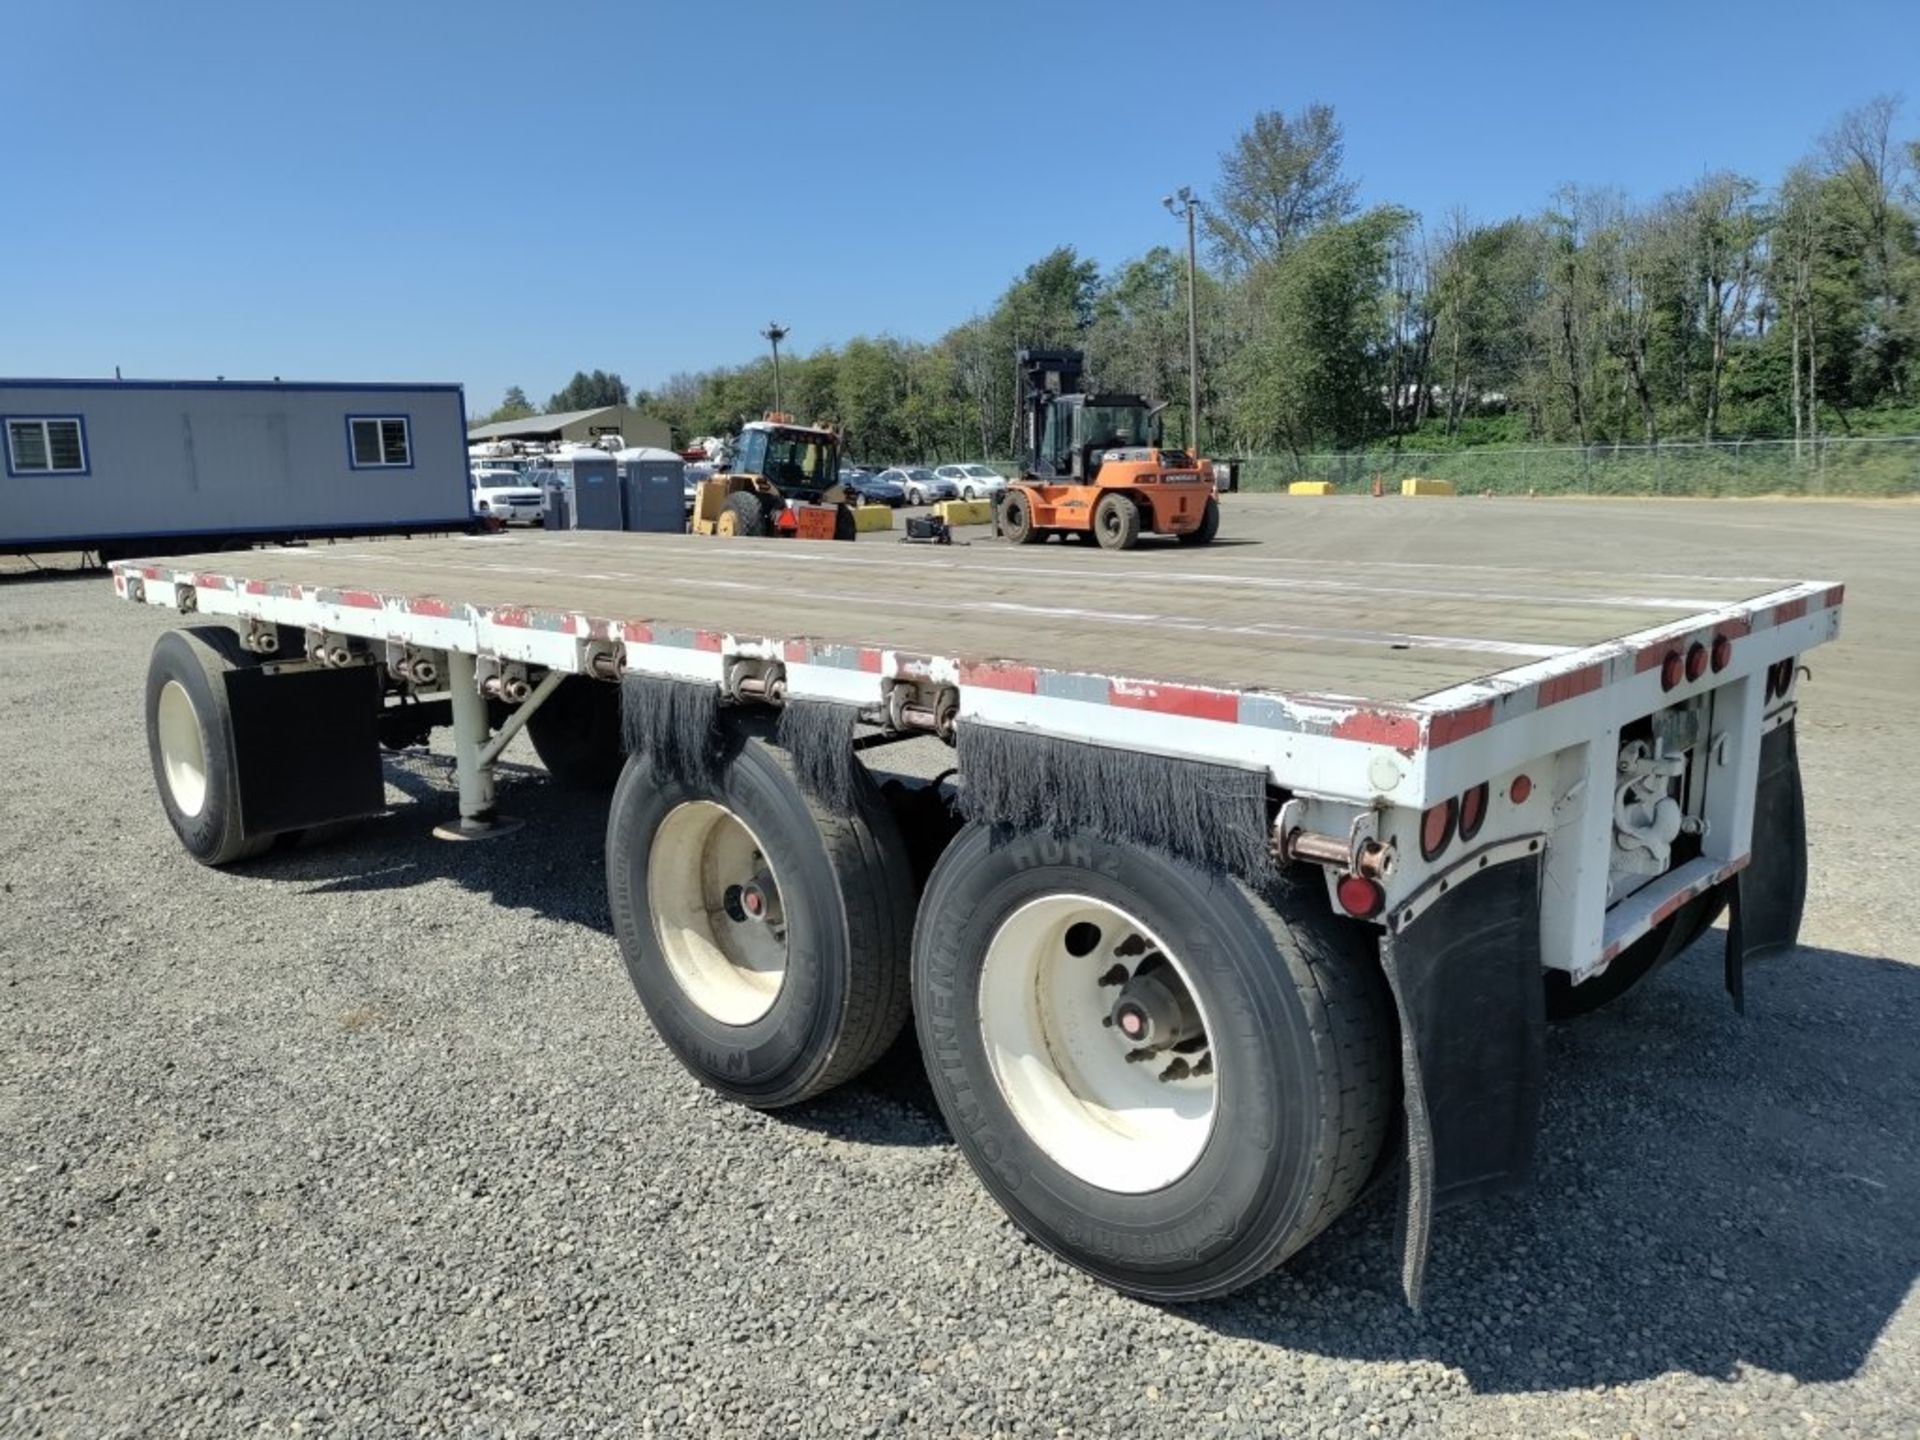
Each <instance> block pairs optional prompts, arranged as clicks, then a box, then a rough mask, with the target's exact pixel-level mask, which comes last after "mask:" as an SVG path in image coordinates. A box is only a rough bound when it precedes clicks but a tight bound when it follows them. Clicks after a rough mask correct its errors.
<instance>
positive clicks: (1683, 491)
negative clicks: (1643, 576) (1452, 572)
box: [1240, 435, 1920, 497]
mask: <svg viewBox="0 0 1920 1440" xmlns="http://www.w3.org/2000/svg"><path fill="white" fill-rule="evenodd" d="M1376 479H1377V480H1378V481H1379V483H1380V485H1381V488H1382V489H1385V490H1388V491H1397V490H1399V488H1400V482H1401V481H1402V480H1410V479H1422V480H1446V481H1450V482H1452V484H1453V485H1455V486H1456V487H1457V488H1458V489H1459V491H1460V493H1461V494H1463V495H1483V494H1484V495H1668V496H1699V497H1713V496H1742V495H1814V496H1818V495H1853V496H1874V495H1878V496H1894V495H1915V494H1920V435H1899V436H1889V437H1885V438H1878V437H1876V438H1871V439H1864V438H1863V439H1855V438H1844V437H1842V438H1835V439H1825V440H1820V441H1817V442H1816V441H1793V440H1725V441H1715V442H1713V443H1711V444H1707V443H1704V442H1699V441H1693V442H1685V441H1682V442H1676V443H1673V444H1664V445H1586V446H1580V445H1555V446H1535V447H1524V448H1511V449H1508V448H1500V449H1485V450H1429V451H1417V450H1398V451H1393V450H1378V451H1367V452H1364V453H1348V454H1320V455H1298V456H1295V455H1255V456H1252V457H1251V458H1249V459H1247V460H1244V461H1243V462H1242V463H1241V467H1240V488H1241V489H1242V490H1248V491H1275V490H1285V489H1286V488H1287V486H1288V485H1290V484H1292V483H1293V482H1294V481H1297V480H1326V481H1331V482H1332V483H1333V486H1334V488H1335V489H1336V490H1337V491H1340V492H1342V493H1346V494H1366V493H1370V492H1371V491H1372V489H1373V487H1374V482H1375V480H1376Z"/></svg>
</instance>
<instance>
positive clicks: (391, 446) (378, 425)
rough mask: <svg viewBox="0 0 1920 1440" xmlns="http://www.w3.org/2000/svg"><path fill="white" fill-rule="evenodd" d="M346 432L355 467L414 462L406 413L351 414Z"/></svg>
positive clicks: (372, 467) (365, 468)
mask: <svg viewBox="0 0 1920 1440" xmlns="http://www.w3.org/2000/svg"><path fill="white" fill-rule="evenodd" d="M347 436H348V446H349V456H350V461H351V463H352V465H353V468H354V469H356V470H384V469H393V468H403V467H406V466H409V465H411V464H413V432H412V427H411V426H410V425H409V423H408V421H407V417H406V416H404V415H350V416H348V417H347Z"/></svg>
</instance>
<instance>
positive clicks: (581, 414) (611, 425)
mask: <svg viewBox="0 0 1920 1440" xmlns="http://www.w3.org/2000/svg"><path fill="white" fill-rule="evenodd" d="M609 435H619V436H621V437H623V438H624V439H625V440H626V442H627V444H628V445H630V446H632V445H652V446H658V447H659V448H661V449H670V448H672V445H673V432H672V431H671V430H669V429H668V428H667V424H666V422H665V421H664V420H658V419H655V418H654V417H653V416H651V415H643V414H641V413H640V412H639V411H638V410H636V409H634V408H633V407H632V406H631V405H602V406H601V407H600V408H599V409H597V410H561V411H557V412H555V413H554V414H551V415H529V416H527V417H526V418H525V419H524V420H496V421H495V422H494V423H492V424H491V425H476V426H474V427H473V429H471V430H469V431H468V432H467V438H468V439H469V440H473V441H480V440H530V441H563V442H571V443H573V444H575V445H591V444H593V442H594V441H596V440H601V439H604V438H606V437H607V436H609Z"/></svg>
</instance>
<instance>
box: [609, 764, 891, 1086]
mask: <svg viewBox="0 0 1920 1440" xmlns="http://www.w3.org/2000/svg"><path fill="white" fill-rule="evenodd" d="M856 768H857V772H858V773H857V774H856V776H855V789H854V796H853V803H852V805H851V806H850V807H849V809H848V811H847V812H846V813H837V812H835V811H830V810H827V809H825V808H824V807H822V806H820V805H818V804H817V803H815V802H814V801H813V800H812V799H811V798H809V797H808V795H807V794H806V792H805V791H804V790H802V788H801V787H800V785H799V783H798V781H797V780H796V778H795V775H794V771H793V766H792V763H791V761H790V760H789V759H788V757H787V755H786V752H785V751H783V750H781V749H779V748H778V747H777V746H775V745H773V744H771V743H769V742H768V741H767V740H766V739H765V738H763V737H762V736H761V735H760V734H759V733H757V732H748V733H746V734H744V735H742V736H740V737H738V739H737V743H736V744H734V745H733V746H732V747H730V750H729V753H728V754H727V756H726V757H725V758H724V759H723V760H722V761H721V763H720V764H719V765H718V767H717V768H716V771H715V773H714V775H713V777H712V779H710V780H702V779H696V778H693V777H686V776H663V775H659V774H656V773H655V772H654V770H653V769H652V767H651V766H650V765H649V764H648V763H647V760H646V758H645V757H644V756H643V755H637V754H636V755H634V756H632V757H630V758H629V759H628V761H627V762H626V768H625V769H624V770H623V771H622V772H621V775H620V783H619V786H618V787H617V788H616V790H615V791H614V796H613V806H612V814H611V815H610V816H609V818H608V824H607V898H608V904H609V907H610V909H611V911H612V914H613V926H614V933H615V934H616V936H617V937H618V938H619V941H620V950H621V954H622V956H623V957H624V959H625V961H626V966H627V974H628V976H629V978H630V979H631V980H632V982H633V987H634V989H635V991H637V992H638V994H639V996H640V1001H641V1003H642V1004H643V1005H644V1006H645V1007H646V1010H647V1014H648V1016H649V1017H650V1018H651V1019H652V1021H653V1025H654V1029H655V1031H656V1032H657V1033H658V1034H659V1036H660V1038H661V1039H662V1040H663V1041H665V1042H666V1044H667V1046H668V1048H669V1049H671V1050H672V1051H673V1052H674V1054H675V1055H676V1056H677V1057H678V1058H679V1059H680V1061H681V1063H682V1064H684V1065H685V1066H686V1067H687V1069H689V1070H691V1071H692V1072H693V1073H694V1075H695V1076H697V1077H698V1078H699V1079H700V1080H701V1081H702V1082H703V1083H704V1084H706V1085H708V1086H710V1087H711V1088H713V1089H714V1090H717V1091H719V1092H720V1093H721V1094H723V1095H726V1096H728V1097H729V1098H731V1099H734V1100H738V1101H741V1102H742V1103H744V1104H747V1105H752V1106H755V1107H756V1108H760V1109H777V1108H779V1107H781V1106H786V1105H794V1104H798V1103H799V1102H801V1101H803V1100H807V1099H810V1098H812V1097H813V1096H815V1095H818V1094H820V1093H822V1092H823V1091H826V1090H830V1089H832V1088H833V1087H834V1086H836V1085H838V1084H840V1083H842V1082H843V1081H846V1080H849V1079H851V1078H853V1076H855V1075H857V1074H859V1073H860V1072H861V1071H862V1070H864V1069H866V1068H867V1067H868V1066H869V1065H871V1064H872V1063H873V1062H874V1061H875V1060H877V1059H879V1058H880V1056H881V1055H882V1054H883V1053H884V1052H885V1051H886V1049H887V1047H888V1046H889V1045H891V1044H892V1043H893V1041H894V1040H895V1039H896V1038H897V1037H898V1036H899V1034H900V1031H901V1029H902V1028H903V1027H904V1025H905V1023H906V1018H907V997H908V977H907V957H908V953H909V948H910V945H911V938H912V925H913V876H912V871H911V869H910V866H909V861H908V857H907V850H906V846H905V845H904V843H903V842H902V840H901V838H900V834H899V831H898V829H897V828H896V826H895V824H894V820H893V817H892V815H891V814H890V813H889V812H888V809H887V807H886V805H885V803H884V802H883V801H882V799H881V797H880V794H879V791H878V788H877V787H876V786H875V785H874V783H873V781H872V779H871V777H870V776H869V775H868V774H867V772H866V771H865V770H864V768H860V767H856ZM762 846H764V847H765V848H764V850H762V849H761V847H762ZM756 862H757V863H756ZM735 869H739V870H740V871H741V872H742V873H741V874H739V875H735V874H733V871H734V870H735ZM764 879H770V880H771V882H772V883H771V885H770V886H768V885H765V884H764V883H763V880H764ZM743 880H745V881H751V882H752V883H753V884H754V886H755V888H756V889H757V890H760V891H761V892H762V895H763V898H762V900H761V902H760V904H761V906H762V907H764V909H763V910H762V913H763V914H765V915H768V916H772V915H778V916H779V918H780V919H781V921H782V922H783V926H784V938H783V939H782V940H781V943H780V944H779V947H778V950H777V952H776V950H775V949H774V948H772V947H771V946H769V945H768V944H767V943H766V942H767V941H770V940H772V939H773V938H774V937H775V933H776V932H775V930H774V926H773V925H772V924H771V923H770V921H769V920H759V921H756V920H753V919H751V918H747V917H746V911H747V910H748V909H751V908H752V907H751V906H750V905H749V904H748V901H747V898H746V896H745V894H744V891H743V890H742V888H741V881H743ZM709 891H711V892H713V893H707V892H709ZM769 900H770V902H771V903H769ZM756 931H757V932H760V933H758V934H756V933H755V932H756ZM776 965H777V967H778V974H777V977H776V978H774V979H773V980H772V981H771V983H769V981H768V978H767V977H768V975H769V974H771V973H772V972H773V970H774V967H775V966H776Z"/></svg>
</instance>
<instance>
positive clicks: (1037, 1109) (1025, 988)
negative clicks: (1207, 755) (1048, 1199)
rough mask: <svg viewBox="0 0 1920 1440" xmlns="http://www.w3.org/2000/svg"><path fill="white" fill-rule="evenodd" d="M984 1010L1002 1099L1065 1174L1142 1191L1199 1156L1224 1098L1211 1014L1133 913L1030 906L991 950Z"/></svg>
mask: <svg viewBox="0 0 1920 1440" xmlns="http://www.w3.org/2000/svg"><path fill="white" fill-rule="evenodd" d="M1116 987H1117V989H1118V994H1115V993H1114V991H1115V989H1116ZM979 1003H980V1033H981V1038H982V1040H983V1042H984V1044H985V1048H986V1052H987V1057H988V1061H989V1063H990V1064H991V1066H992V1069H993V1075H994V1080H995V1082H996V1083H997V1084H998V1086H999V1089H1000V1093H1001V1096H1002V1098H1003V1099H1004V1100H1005V1101H1006V1102H1007V1107H1008V1109H1010V1110H1011V1111H1012V1112H1013V1115H1014V1118H1015V1119H1016V1120H1017V1121H1018V1122H1019V1124H1020V1126H1021V1128H1022V1130H1024V1131H1025V1132H1026V1134H1027V1136H1028V1137H1029V1138H1030V1139H1031V1140H1032V1141H1033V1142H1034V1143H1035V1144H1036V1145H1037V1146H1039V1148H1041V1149H1042V1150H1044V1151H1045V1152H1046V1153H1047V1154H1048V1155H1049V1156H1050V1157H1051V1158H1052V1159H1053V1160H1054V1161H1056V1162H1057V1163H1058V1164H1060V1165H1061V1166H1062V1167H1063V1168H1064V1169H1066V1170H1068V1171H1070V1172H1071V1173H1072V1174H1074V1175H1075V1176H1077V1177H1078V1178H1079V1179H1081V1180H1083V1181H1085V1182H1087V1183H1088V1184H1091V1185H1095V1186H1098V1187H1100V1188H1101V1189H1105V1190H1112V1191H1116V1192H1120V1193H1124V1194H1144V1193H1146V1192H1148V1191H1152V1190H1158V1189H1161V1188H1163V1187H1164V1186H1167V1185H1170V1184H1172V1183H1173V1182H1174V1181H1176V1180H1178V1179H1179V1178H1180V1177H1181V1176H1182V1175H1184V1174H1186V1173H1187V1171H1189V1170H1190V1169H1192V1168H1193V1166H1194V1164H1195V1163H1196V1162H1197V1161H1198V1160H1199V1158H1200V1155H1201V1153H1202V1152H1203V1151H1204V1150H1205V1149H1206V1146H1207V1141H1208V1138H1209V1137H1210V1136H1211V1134H1212V1132H1213V1123H1214V1115H1215V1109H1216V1104H1215V1102H1216V1090H1217V1078H1216V1076H1215V1074H1214V1068H1213V1054H1212V1049H1211V1039H1210V1035H1209V1031H1208V1027H1207V1022H1206V1015H1205V1012H1204V1009H1203V1007H1202V1006H1201V1004H1200V1002H1199V1000H1198V999H1197V998H1196V996H1195V994H1194V991H1193V989H1192V987H1191V985H1190V983H1189V980H1188V977H1187V975H1186V973H1185V971H1183V970H1182V968H1181V966H1180V964H1179V962H1178V960H1177V959H1176V958H1175V957H1174V956H1173V954H1172V952H1171V951H1170V950H1169V949H1168V947H1167V946H1166V945H1165V944H1164V943H1163V942H1162V941H1161V940H1160V938H1159V937H1158V936H1156V935H1154V934H1153V932H1152V931H1150V930H1148V929H1147V928H1146V926H1145V925H1144V924H1142V923H1141V922H1140V921H1139V920H1138V919H1136V918H1135V917H1134V916H1132V915H1130V914H1128V913H1127V912H1126V911H1124V910H1122V909H1120V908H1119V907H1118V906H1115V905H1112V904H1110V903H1108V902H1106V901H1104V900H1097V899H1094V898H1092V897H1090V896H1084V895H1050V896H1047V897H1044V898H1042V899H1039V900H1034V901H1030V902H1028V903H1027V904H1026V905H1024V906H1022V907H1021V908H1020V909H1018V910H1016V911H1015V912H1014V913H1013V914H1012V915H1010V916H1008V917H1007V918H1006V919H1005V920H1004V921H1003V922H1002V923H1001V925H1000V928H999V929H998V930H997V931H996V932H995V934H994V937H993V939H992V940H991V941H990V942H989V943H988V947H987V955H986V959H985V961H984V963H983V964H982V966H981V970H980V994H979Z"/></svg>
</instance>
